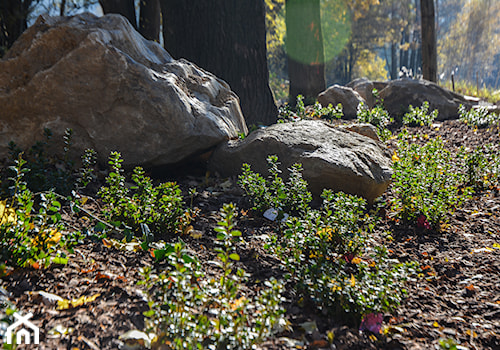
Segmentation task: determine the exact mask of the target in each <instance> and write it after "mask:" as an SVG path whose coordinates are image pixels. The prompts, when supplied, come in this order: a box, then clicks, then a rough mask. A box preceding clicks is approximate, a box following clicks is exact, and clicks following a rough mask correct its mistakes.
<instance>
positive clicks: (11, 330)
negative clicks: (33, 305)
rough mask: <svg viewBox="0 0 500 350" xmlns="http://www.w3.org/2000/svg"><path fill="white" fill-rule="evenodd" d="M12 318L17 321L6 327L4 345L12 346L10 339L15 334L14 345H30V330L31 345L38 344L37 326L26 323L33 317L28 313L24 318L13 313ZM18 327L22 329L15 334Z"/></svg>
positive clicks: (38, 332) (38, 333) (38, 330)
mask: <svg viewBox="0 0 500 350" xmlns="http://www.w3.org/2000/svg"><path fill="white" fill-rule="evenodd" d="M13 316H14V317H15V318H16V319H17V321H16V322H14V323H13V324H11V325H10V326H9V327H7V331H6V332H5V337H6V339H5V343H6V344H12V337H13V335H14V334H16V344H23V343H24V344H31V334H30V330H29V329H31V332H33V344H39V343H40V329H38V327H37V326H35V325H34V324H33V323H31V322H30V321H28V320H29V319H30V318H31V317H33V314H32V313H31V312H30V313H29V314H27V315H25V316H21V315H20V314H18V313H17V312H15V313H14V315H13ZM19 326H24V327H23V328H21V329H20V330H19V331H17V332H16V329H17V328H18V327H19Z"/></svg>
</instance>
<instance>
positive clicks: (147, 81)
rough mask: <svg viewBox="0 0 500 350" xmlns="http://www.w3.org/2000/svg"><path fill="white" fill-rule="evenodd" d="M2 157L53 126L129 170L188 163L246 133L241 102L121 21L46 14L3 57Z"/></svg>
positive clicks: (78, 150)
mask: <svg viewBox="0 0 500 350" xmlns="http://www.w3.org/2000/svg"><path fill="white" fill-rule="evenodd" d="M0 105H1V106H2V108H1V110H0V157H4V156H5V155H6V153H7V147H6V146H7V143H8V142H9V141H11V140H13V141H15V142H16V143H17V144H18V145H19V146H21V147H23V148H27V147H29V146H31V145H33V143H34V139H35V138H43V129H44V128H50V129H51V130H52V131H53V133H54V136H53V138H54V140H59V139H62V138H61V137H60V135H62V133H63V132H64V130H65V128H71V129H73V131H74V140H73V141H74V146H73V149H74V154H75V155H80V154H81V153H82V151H83V150H84V149H85V148H93V149H94V150H96V151H97V152H98V154H99V157H100V158H99V160H100V161H101V162H106V160H107V158H108V156H109V152H110V151H112V150H117V151H119V152H121V153H122V156H123V158H124V165H125V166H132V165H143V166H160V165H165V164H171V163H175V162H178V161H180V160H183V159H185V158H187V157H190V156H191V155H194V154H197V153H199V152H202V151H204V150H207V149H208V148H210V147H213V146H215V145H217V144H219V143H221V142H224V141H227V140H228V139H230V138H234V137H237V135H238V133H247V127H246V125H245V121H244V118H243V115H242V113H241V110H240V106H239V100H238V97H237V96H236V95H235V94H234V93H233V92H232V91H231V90H230V88H229V86H228V85H227V84H226V83H225V82H224V81H222V80H220V79H218V78H217V77H215V76H214V75H212V74H210V73H208V72H206V71H204V70H203V69H200V68H198V67H197V66H195V65H194V64H191V63H190V62H187V61H185V60H178V61H176V60H174V59H172V57H171V56H170V55H169V54H168V53H167V52H166V51H165V50H164V49H163V48H162V47H161V46H160V45H159V44H157V43H155V42H152V41H148V40H146V39H144V38H143V37H142V36H141V35H140V34H139V33H137V32H136V31H135V30H134V28H132V26H131V25H130V23H129V22H128V21H127V20H126V19H125V18H124V17H122V16H119V15H107V16H103V17H96V16H94V15H91V14H88V13H87V14H81V15H78V16H74V17H49V16H41V17H39V18H38V19H37V21H36V23H35V24H34V25H33V26H32V27H30V28H29V29H28V30H27V31H26V32H25V33H24V34H23V35H22V36H21V37H20V39H19V40H18V41H17V42H16V43H15V44H14V46H13V47H12V48H11V50H9V52H8V53H7V55H6V56H5V57H4V59H3V60H1V61H0Z"/></svg>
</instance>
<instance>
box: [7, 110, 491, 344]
mask: <svg viewBox="0 0 500 350" xmlns="http://www.w3.org/2000/svg"><path fill="white" fill-rule="evenodd" d="M408 130H409V132H410V133H411V134H415V135H428V137H429V138H433V137H436V136H441V137H442V138H443V139H444V140H446V141H447V142H446V145H447V147H449V148H450V149H451V150H452V151H454V152H456V151H457V149H458V147H459V146H465V147H470V148H471V149H474V148H475V147H477V146H479V145H483V144H486V143H495V144H500V130H499V128H498V126H496V127H494V128H489V129H479V130H474V129H472V128H471V127H468V126H467V125H465V124H464V123H462V122H460V121H458V120H454V121H445V122H438V123H435V124H434V125H433V126H432V127H419V128H409V129H408ZM399 131H400V130H399V129H398V130H394V131H393V132H394V133H396V132H399ZM426 137H427V136H426ZM426 137H425V138H426ZM422 142H424V138H422ZM391 147H394V145H391ZM177 180H178V181H179V183H180V184H181V186H182V187H183V188H185V189H187V188H190V187H196V188H197V190H198V195H197V196H196V197H195V198H194V203H193V205H194V206H195V207H198V208H200V210H201V211H200V214H199V215H198V216H197V217H196V219H195V220H194V222H193V226H194V230H196V231H197V232H200V233H202V235H201V237H197V238H193V237H190V236H185V237H183V240H184V241H185V242H186V244H187V246H188V247H189V249H190V250H191V251H192V252H194V253H195V254H196V255H197V257H198V258H199V259H200V261H201V262H202V263H204V262H205V265H204V268H206V269H207V270H209V269H210V268H211V267H210V266H209V264H206V263H207V262H208V261H210V260H212V259H213V256H214V255H215V253H214V252H213V249H212V248H213V246H214V244H213V241H214V237H215V232H214V227H215V226H216V224H217V221H219V220H220V217H218V214H217V213H218V210H219V209H220V208H221V207H222V204H223V203H230V202H233V203H235V204H236V205H237V206H238V207H239V208H240V209H247V208H248V204H247V203H246V201H245V199H244V198H243V196H242V192H241V190H240V189H239V188H238V187H237V185H236V184H235V181H234V179H233V180H232V181H228V180H217V179H213V178H208V179H207V178H205V177H203V176H200V177H197V176H188V177H183V178H180V179H177ZM390 196H391V189H390V188H389V190H388V191H387V192H386V194H385V195H384V197H385V198H386V199H389V198H390ZM84 208H86V209H87V210H89V211H91V212H98V211H99V202H98V201H97V200H94V199H90V200H88V201H87V203H86V204H85V207H84ZM244 213H245V214H244V215H243V214H241V215H240V216H239V217H238V222H237V227H238V229H239V230H241V231H242V233H243V238H244V242H243V243H241V244H240V245H239V246H238V253H239V255H240V257H241V260H240V261H239V262H238V266H240V267H242V268H244V269H245V270H246V271H247V272H248V273H249V274H250V279H249V281H248V283H247V286H246V287H247V288H249V289H252V288H253V287H254V286H257V283H255V282H256V281H258V280H264V279H267V278H269V277H273V276H274V277H277V278H280V277H282V275H283V271H282V269H281V267H280V263H279V261H278V260H277V259H276V258H275V257H273V256H272V255H270V254H269V252H268V251H266V250H265V249H264V248H263V246H264V243H265V239H266V236H268V235H272V234H275V233H276V232H278V226H277V224H276V223H274V222H272V221H269V220H267V219H265V218H262V217H259V216H256V215H254V214H253V213H252V212H251V211H248V212H244ZM64 217H65V219H66V220H67V221H68V222H69V224H70V225H68V227H74V228H75V229H78V228H81V227H82V226H84V225H87V221H85V219H83V218H82V217H79V218H78V217H74V216H72V215H71V214H70V211H69V209H66V214H65V215H64ZM448 224H449V225H448V226H447V227H446V228H445V229H444V230H442V231H441V232H436V231H431V230H428V231H424V230H422V229H419V228H416V227H412V226H408V225H402V224H398V223H395V222H394V221H392V220H390V219H389V218H388V217H383V218H382V220H381V222H380V224H379V225H378V226H377V227H376V229H375V231H374V232H373V239H375V240H377V241H379V243H380V244H384V245H386V246H387V247H388V249H389V252H390V255H391V257H393V258H397V259H399V260H400V261H417V262H418V263H419V264H420V267H421V269H422V275H421V276H420V277H416V278H414V279H412V280H411V281H409V282H408V292H409V293H408V295H407V297H406V298H405V299H404V300H403V302H402V304H401V305H400V306H399V307H398V308H397V309H396V310H395V311H394V312H393V313H392V314H386V315H384V325H385V329H386V332H384V334H377V335H373V334H370V333H366V332H361V331H360V330H359V329H358V328H353V327H348V326H345V325H344V324H342V322H341V320H340V321H339V320H336V321H335V320H331V319H328V318H325V317H324V316H322V315H321V314H320V313H318V312H315V310H314V308H312V307H299V306H298V305H297V304H296V303H291V302H289V303H288V304H287V305H285V307H286V308H287V314H286V315H287V318H288V320H289V321H290V324H291V331H289V332H285V333H282V334H279V335H278V336H277V337H276V339H274V340H272V341H268V342H266V343H264V344H262V345H261V348H263V349H270V350H271V349H412V350H415V349H500V189H499V188H490V189H488V190H485V191H483V192H480V193H476V194H475V195H474V196H473V198H472V199H471V200H468V201H467V202H466V203H465V205H464V206H463V207H461V208H460V209H458V210H456V211H455V213H454V214H453V215H452V216H451V218H450V221H449V222H448ZM388 232H390V236H391V237H392V238H391V239H390V240H389V239H388V238H387V233H388ZM137 248H138V247H137V244H136V245H134V244H127V245H125V244H117V243H113V241H112V240H108V241H106V240H104V241H103V240H97V241H93V240H90V239H87V240H85V242H84V244H81V245H78V246H76V247H75V248H74V252H73V254H70V255H69V262H68V264H67V265H55V264H53V265H51V266H49V267H48V268H40V269H33V268H30V269H17V270H14V271H12V272H11V273H10V274H9V275H8V276H5V277H4V278H3V279H2V280H1V281H0V282H1V287H2V288H3V289H4V291H3V292H4V293H5V294H7V295H8V296H9V299H10V301H12V302H13V303H14V304H15V305H16V307H17V309H18V310H20V311H21V312H23V313H28V312H31V313H33V317H32V321H33V323H34V324H35V325H36V326H38V327H39V328H40V329H41V338H40V345H39V346H38V347H34V346H33V347H32V348H39V349H51V350H55V349H117V348H123V347H124V341H123V340H120V335H122V334H124V333H126V332H127V331H130V330H134V329H138V330H143V329H144V324H145V322H144V316H143V312H144V311H146V310H148V305H147V303H146V301H145V299H144V296H143V293H142V289H143V286H140V285H137V281H139V280H140V279H141V274H140V269H141V268H143V267H147V266H152V265H154V264H155V261H154V259H153V257H152V256H151V255H150V254H149V253H148V252H145V251H143V250H141V249H137ZM40 291H43V292H47V293H53V294H56V295H58V296H60V297H62V298H65V299H69V300H71V299H77V298H80V297H81V296H87V297H91V296H96V295H98V296H96V297H95V300H93V301H92V300H89V301H88V302H86V303H82V305H80V306H77V307H73V308H68V309H66V310H57V308H56V305H55V304H54V303H52V302H51V301H50V300H48V299H47V298H45V297H44V296H43V293H40ZM287 300H289V301H290V300H292V299H291V298H288V299H287ZM312 322H315V324H316V327H312V328H311V327H310V325H311V324H314V323H312ZM305 324H308V325H309V326H308V327H304V325H305ZM328 332H330V334H332V333H333V335H334V337H333V343H332V344H329V343H328V342H327V341H326V340H327V335H326V334H327V333H328ZM440 342H441V345H440ZM446 344H448V345H446ZM457 346H458V347H457ZM20 348H30V346H21V347H20ZM125 348H127V347H125ZM129 348H134V347H133V344H130V347H129ZM139 348H140V347H139Z"/></svg>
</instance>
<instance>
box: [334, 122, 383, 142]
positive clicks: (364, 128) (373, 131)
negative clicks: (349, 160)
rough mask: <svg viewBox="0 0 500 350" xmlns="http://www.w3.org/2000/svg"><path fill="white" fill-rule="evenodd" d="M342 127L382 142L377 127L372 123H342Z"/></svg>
mask: <svg viewBox="0 0 500 350" xmlns="http://www.w3.org/2000/svg"><path fill="white" fill-rule="evenodd" d="M340 127H341V128H344V129H346V130H349V131H352V132H355V133H356V134H360V135H363V136H366V137H369V138H371V139H372V140H375V141H379V142H380V137H378V134H377V128H376V127H375V126H374V125H372V124H368V123H360V124H351V125H341V126H340Z"/></svg>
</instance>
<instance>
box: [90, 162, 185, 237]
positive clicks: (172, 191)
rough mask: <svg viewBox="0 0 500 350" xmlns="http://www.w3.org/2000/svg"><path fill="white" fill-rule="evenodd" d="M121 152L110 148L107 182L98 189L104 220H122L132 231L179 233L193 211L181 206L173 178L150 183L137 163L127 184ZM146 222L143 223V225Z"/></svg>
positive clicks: (180, 199) (181, 200) (116, 221)
mask: <svg viewBox="0 0 500 350" xmlns="http://www.w3.org/2000/svg"><path fill="white" fill-rule="evenodd" d="M122 162H123V160H122V159H121V155H120V153H118V152H111V155H110V157H109V165H110V168H111V169H110V172H109V174H108V176H107V178H106V184H107V186H103V187H101V189H100V190H99V192H98V196H100V197H101V198H102V200H103V202H104V204H105V208H104V214H105V217H106V218H107V220H109V221H110V222H113V223H115V224H116V225H117V226H120V225H121V224H124V225H126V226H128V227H131V228H132V230H133V231H134V232H136V233H139V232H142V233H143V235H144V234H146V233H147V232H150V231H151V232H153V233H164V234H167V233H182V232H184V229H185V228H186V227H187V226H188V225H189V223H190V222H191V218H192V216H193V215H194V214H195V212H194V210H192V209H189V208H188V209H185V208H184V200H183V197H182V192H181V190H180V188H179V186H178V185H177V184H176V183H175V182H166V183H161V184H159V185H158V186H154V185H153V182H152V180H151V178H149V177H148V176H146V175H145V172H144V170H143V169H142V168H141V167H137V168H135V169H134V170H133V174H132V182H133V185H132V186H131V188H128V187H127V185H126V184H125V176H124V175H123V169H122V165H121V163H122ZM145 225H146V226H145Z"/></svg>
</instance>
